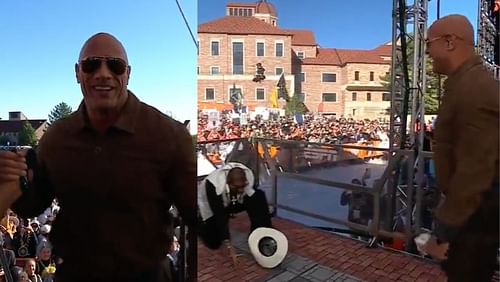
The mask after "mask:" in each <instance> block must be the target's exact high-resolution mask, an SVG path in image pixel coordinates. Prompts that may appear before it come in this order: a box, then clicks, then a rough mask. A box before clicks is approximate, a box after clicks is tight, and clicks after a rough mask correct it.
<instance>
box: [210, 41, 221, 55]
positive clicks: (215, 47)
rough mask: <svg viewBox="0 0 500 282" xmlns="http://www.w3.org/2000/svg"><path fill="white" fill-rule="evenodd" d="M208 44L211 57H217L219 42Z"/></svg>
mask: <svg viewBox="0 0 500 282" xmlns="http://www.w3.org/2000/svg"><path fill="white" fill-rule="evenodd" d="M210 44H211V49H212V51H211V54H212V56H219V41H212V42H211V43H210Z"/></svg>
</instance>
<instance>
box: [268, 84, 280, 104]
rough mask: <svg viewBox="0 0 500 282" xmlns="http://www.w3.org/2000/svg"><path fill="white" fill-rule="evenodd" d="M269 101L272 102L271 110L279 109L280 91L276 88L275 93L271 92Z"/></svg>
mask: <svg viewBox="0 0 500 282" xmlns="http://www.w3.org/2000/svg"><path fill="white" fill-rule="evenodd" d="M269 101H270V102H271V108H277V107H278V91H277V89H276V87H275V88H273V91H271V95H269Z"/></svg>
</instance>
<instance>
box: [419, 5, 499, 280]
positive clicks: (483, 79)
mask: <svg viewBox="0 0 500 282" xmlns="http://www.w3.org/2000/svg"><path fill="white" fill-rule="evenodd" d="M426 47H427V54H428V55H429V57H430V58H431V59H432V63H433V69H434V72H436V73H439V74H443V75H446V76H447V80H446V81H445V85H444V97H443V98H442V105H441V107H440V109H439V113H438V118H437V120H436V124H435V130H434V142H435V144H434V146H433V150H434V161H435V166H436V174H437V183H438V187H439V189H440V190H441V191H442V192H443V193H444V195H445V196H446V198H445V200H444V201H443V203H442V204H441V205H440V206H439V207H438V208H437V210H436V211H435V216H436V219H437V221H438V225H437V226H436V227H435V230H434V233H435V236H436V237H437V239H436V238H434V239H431V240H430V241H429V242H428V243H427V244H426V245H425V246H424V251H426V252H427V253H429V254H431V255H432V256H433V257H435V258H437V259H439V260H441V261H442V267H443V270H444V271H445V272H446V274H447V275H448V278H449V281H491V277H492V275H493V273H494V270H495V269H496V268H497V252H498V247H499V233H498V229H499V225H498V224H499V216H498V213H499V205H498V202H499V194H498V170H499V166H498V163H499V129H498V128H499V110H498V108H499V93H498V91H499V84H498V81H496V80H495V79H494V78H493V77H492V74H491V73H490V72H489V71H487V70H486V69H485V68H484V67H483V64H482V61H481V58H480V57H479V56H477V55H475V52H474V32H473V28H472V25H471V24H470V22H469V21H468V20H467V18H465V17H464V16H461V15H449V16H446V17H443V18H441V19H439V20H437V21H436V22H434V23H433V24H432V25H431V26H430V27H429V30H428V33H427V39H426Z"/></svg>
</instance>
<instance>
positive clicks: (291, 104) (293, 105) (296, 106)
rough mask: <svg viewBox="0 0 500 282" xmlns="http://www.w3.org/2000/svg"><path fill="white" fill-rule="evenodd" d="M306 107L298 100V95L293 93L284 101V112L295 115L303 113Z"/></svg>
mask: <svg viewBox="0 0 500 282" xmlns="http://www.w3.org/2000/svg"><path fill="white" fill-rule="evenodd" d="M306 112H307V108H306V106H305V105H304V103H303V102H302V101H300V99H299V97H298V95H293V96H292V97H290V100H288V102H287V103H286V108H285V114H286V115H289V116H290V115H295V114H305V113H306Z"/></svg>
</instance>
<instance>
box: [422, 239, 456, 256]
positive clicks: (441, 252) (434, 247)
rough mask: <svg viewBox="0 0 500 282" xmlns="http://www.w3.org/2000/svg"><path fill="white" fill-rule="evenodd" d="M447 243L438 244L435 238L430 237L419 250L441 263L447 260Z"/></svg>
mask: <svg viewBox="0 0 500 282" xmlns="http://www.w3.org/2000/svg"><path fill="white" fill-rule="evenodd" d="M449 246H450V244H449V243H441V244H438V243H437V240H436V237H434V236H433V237H431V238H430V239H429V240H428V241H427V243H426V244H425V245H423V246H422V247H421V250H422V251H423V252H425V253H427V254H428V255H430V256H431V257H433V258H434V259H436V260H439V261H442V260H446V259H448V248H449Z"/></svg>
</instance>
